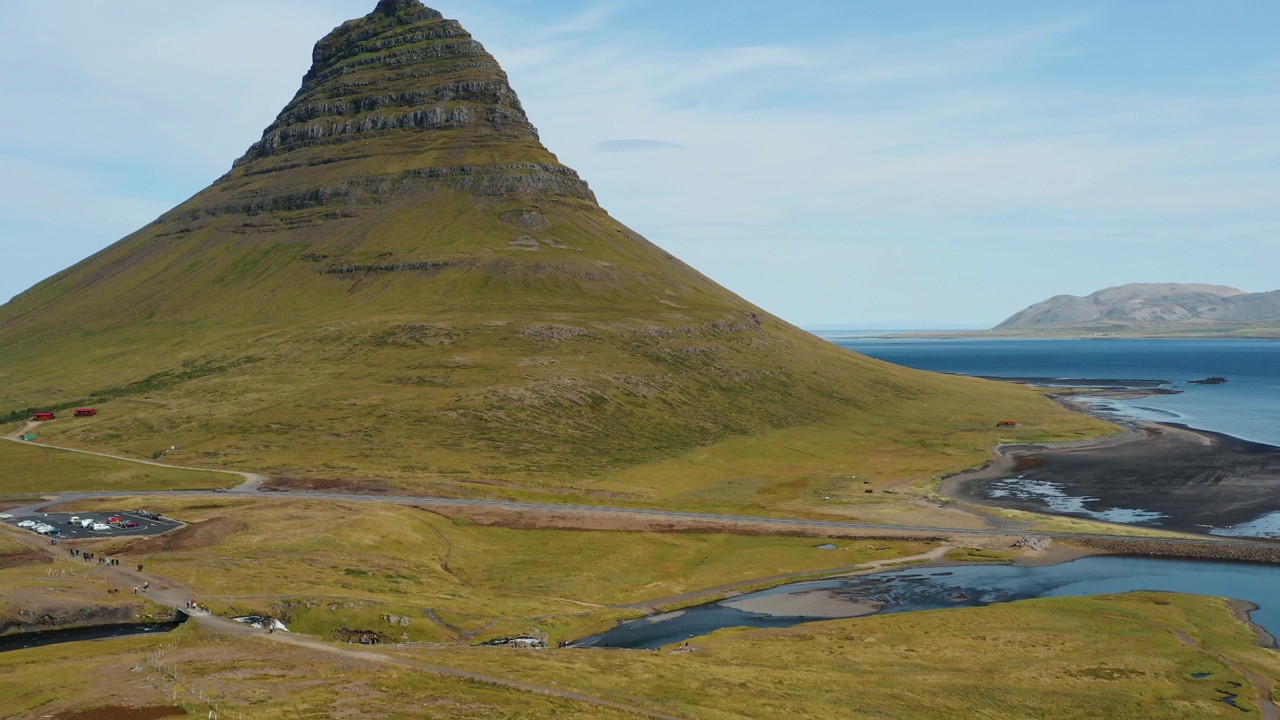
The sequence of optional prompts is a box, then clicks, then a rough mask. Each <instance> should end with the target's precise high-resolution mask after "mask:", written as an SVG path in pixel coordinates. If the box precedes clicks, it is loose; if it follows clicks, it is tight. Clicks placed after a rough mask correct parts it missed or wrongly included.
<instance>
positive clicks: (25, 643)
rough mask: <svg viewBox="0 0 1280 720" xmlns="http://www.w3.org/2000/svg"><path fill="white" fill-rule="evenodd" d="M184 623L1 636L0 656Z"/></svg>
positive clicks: (163, 629) (169, 628)
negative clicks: (17, 651) (5, 653)
mask: <svg viewBox="0 0 1280 720" xmlns="http://www.w3.org/2000/svg"><path fill="white" fill-rule="evenodd" d="M187 619H188V617H187V615H186V613H179V614H178V617H177V619H175V620H171V621H169V622H153V623H128V624H122V625H93V626H89V627H75V628H65V629H62V630H46V631H44V632H33V633H21V634H14V635H2V636H0V652H9V651H12V650H29V649H31V648H37V647H44V646H46V645H59V644H62V643H70V642H81V641H83V640H106V639H108V638H122V637H132V636H134V635H156V634H161V633H167V632H171V631H173V630H176V629H178V628H179V627H181V626H182V624H183V623H184V622H186V621H187Z"/></svg>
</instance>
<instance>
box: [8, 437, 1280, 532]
mask: <svg viewBox="0 0 1280 720" xmlns="http://www.w3.org/2000/svg"><path fill="white" fill-rule="evenodd" d="M33 425H39V423H30V424H28V426H27V427H26V428H24V429H23V430H22V431H19V432H18V433H17V434H15V435H13V436H7V437H2V438H0V439H3V440H8V441H11V442H17V443H21V444H24V445H35V446H37V447H42V448H48V449H50V450H61V451H63V452H72V453H79V454H82V455H92V456H96V457H103V458H109V459H112V460H120V461H124V462H131V463H138V464H142V465H150V466H154V467H162V468H169V469H171V470H192V471H197V472H211V473H220V474H224V475H235V476H238V477H241V478H243V479H244V482H242V483H241V484H240V485H239V486H237V487H235V488H234V489H232V490H230V491H226V494H235V495H238V496H245V495H252V496H254V497H258V498H281V499H285V498H288V499H316V500H337V501H344V502H385V503H393V504H397V505H413V506H423V507H429V506H445V507H449V506H455V507H456V506H471V507H488V508H495V509H502V510H512V511H517V512H519V511H526V512H546V511H554V512H559V513H569V514H576V515H584V516H599V515H604V514H613V513H622V514H626V515H633V516H640V517H646V518H652V519H655V520H697V521H706V522H716V523H723V524H727V525H740V524H747V523H750V524H754V525H765V526H774V527H777V528H778V529H779V530H785V529H796V528H810V529H813V530H822V531H829V532H832V533H837V532H841V531H844V532H860V533H864V534H865V533H867V532H868V531H879V532H886V533H892V532H908V533H923V534H927V535H937V536H956V535H985V536H1004V537H1010V536H1017V535H1035V536H1037V537H1047V538H1055V539H1063V540H1071V539H1109V540H1116V539H1135V540H1141V541H1143V542H1154V543H1164V544H1173V545H1176V544H1179V543H1185V542H1189V541H1191V542H1195V543H1198V544H1212V545H1218V546H1221V547H1261V548H1268V549H1275V548H1276V547H1277V543H1273V542H1267V541H1265V540H1242V539H1238V538H1230V539H1223V538H1220V537H1216V536H1212V535H1192V534H1190V533H1184V535H1185V536H1186V537H1185V538H1171V537H1148V536H1123V535H1113V534H1107V533H1073V532H1040V531H1029V530H1028V531H1017V530H1000V529H993V530H975V529H969V528H954V527H938V526H932V525H877V524H875V523H863V522H848V521H841V520H805V519H798V518H780V517H763V516H757V515H720V514H714V513H698V512H681V511H678V510H659V509H649V508H622V507H608V506H595V505H563V504H558V503H537V502H518V501H514V500H472V499H460V498H444V497H430V496H428V497H421V496H411V495H358V494H353V493H327V492H300V491H274V490H273V491H270V492H264V491H262V489H261V486H262V483H263V482H265V481H266V480H267V479H268V478H267V477H266V476H265V475H260V474H258V473H251V472H240V471H235V470H209V469H207V468H193V467H184V466H181V465H170V464H166V463H160V462H155V461H150V460H138V459H135V458H128V457H122V456H119V455H110V454H107V453H100V452H93V451H89V450H76V449H72V448H63V447H58V446H56V445H47V444H43V443H35V442H28V441H24V440H21V439H20V437H19V436H20V435H22V434H23V433H25V432H27V431H28V430H29V429H30V428H31V427H32V426H33ZM214 494H215V491H211V490H162V491H135V492H128V491H109V492H74V493H62V494H60V495H57V496H53V495H47V496H45V499H43V500H41V501H40V502H38V503H34V504H32V505H27V506H23V507H19V508H14V509H12V510H10V511H9V512H11V513H13V514H15V515H16V514H34V513H38V512H40V511H41V510H43V509H44V508H47V507H49V506H51V505H55V504H58V503H63V502H69V501H73V500H84V499H89V498H106V497H145V496H164V497H179V496H194V497H204V496H211V495H214ZM216 494H224V493H216ZM1123 527H1126V528H1127V527H1128V526H1123Z"/></svg>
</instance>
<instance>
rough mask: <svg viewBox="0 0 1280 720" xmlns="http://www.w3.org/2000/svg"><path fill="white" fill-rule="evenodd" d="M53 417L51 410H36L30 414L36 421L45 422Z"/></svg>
mask: <svg viewBox="0 0 1280 720" xmlns="http://www.w3.org/2000/svg"><path fill="white" fill-rule="evenodd" d="M53 417H54V415H53V413H51V412H38V413H36V414H34V415H32V416H31V419H32V420H35V421H36V422H46V421H49V420H52V419H53Z"/></svg>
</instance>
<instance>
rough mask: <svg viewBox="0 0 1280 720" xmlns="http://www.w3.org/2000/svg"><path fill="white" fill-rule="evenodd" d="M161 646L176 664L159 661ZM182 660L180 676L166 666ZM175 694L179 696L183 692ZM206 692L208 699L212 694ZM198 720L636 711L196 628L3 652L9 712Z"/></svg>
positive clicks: (1, 704) (605, 717)
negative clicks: (128, 713) (140, 713)
mask: <svg viewBox="0 0 1280 720" xmlns="http://www.w3.org/2000/svg"><path fill="white" fill-rule="evenodd" d="M157 651H160V655H159V658H160V663H159V664H161V665H163V666H164V667H165V668H166V670H165V671H161V670H158V669H156V668H153V667H151V666H150V665H149V664H148V662H149V660H151V659H152V658H153V657H155V656H154V655H153V653H156V652H157ZM174 667H176V668H177V673H176V675H177V677H176V678H175V677H174V676H173V674H172V673H171V672H170V671H169V670H168V669H169V668H174ZM175 695H176V696H177V697H176V700H175ZM201 698H204V699H203V700H202V699H201ZM175 704H176V705H177V706H179V707H181V708H183V709H185V710H186V711H187V715H188V716H189V717H198V718H207V717H210V714H209V713H210V711H212V710H214V709H215V708H216V709H217V710H218V711H221V714H219V715H218V717H221V718H235V717H237V716H236V715H233V714H231V713H233V712H236V713H240V715H239V716H238V717H243V718H253V719H254V720H299V719H300V718H308V719H309V718H316V719H317V720H318V719H319V718H356V717H359V718H387V719H388V720H390V719H392V718H409V719H415V720H416V719H419V718H421V719H426V718H432V719H435V718H441V719H443V718H476V719H480V718H484V719H488V718H500V719H503V720H516V719H532V718H546V717H557V718H570V719H586V718H598V719H600V720H615V719H618V718H633V717H634V716H633V715H630V714H626V713H620V712H614V711H610V710H607V709H603V708H598V707H593V706H590V705H587V704H584V703H581V702H573V701H568V700H560V699H556V698H550V697H544V696H540V695H535V694H532V693H528V692H520V691H516V690H510V689H506V688H501V687H497V686H493V685H488V684H485V683H480V682H474V681H469V680H462V679H454V678H446V677H441V676H438V675H433V674H430V673H424V672H421V671H415V670H413V669H410V668H406V667H399V666H396V665H386V664H375V663H371V662H367V661H362V660H359V659H354V658H349V657H338V656H331V655H328V654H326V653H323V652H316V651H313V650H307V649H302V648H291V647H287V646H282V645H280V644H277V643H271V642H268V641H266V640H262V639H256V638H233V637H226V636H220V635H214V634H212V633H209V632H207V631H202V630H201V629H199V628H196V627H192V626H186V627H184V628H183V629H181V630H179V631H177V633H175V634H171V635H166V636H163V637H159V638H157V637H156V636H152V637H149V638H132V639H123V640H107V641H101V642H94V643H77V644H72V645H55V646H50V647H45V648H39V649H34V650H24V651H19V652H11V653H3V654H0V708H2V709H0V714H3V716H4V717H13V718H40V717H48V716H50V715H52V714H53V713H55V712H65V711H69V710H87V709H93V708H102V707H117V708H126V707H135V708H136V707H168V706H174V705H175Z"/></svg>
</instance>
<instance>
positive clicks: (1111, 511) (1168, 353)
mask: <svg viewBox="0 0 1280 720" xmlns="http://www.w3.org/2000/svg"><path fill="white" fill-rule="evenodd" d="M825 336H826V337H827V339H828V340H830V341H832V342H834V343H836V344H837V345H841V346H843V347H846V348H849V349H851V350H854V351H857V352H860V353H863V354H865V355H870V356H871V357H875V358H879V359H881V360H886V361H888V362H892V363H896V364H899V365H905V366H908V367H914V368H919V369H922V370H932V371H935V372H946V373H958V374H963V375H979V376H984V377H1004V378H1022V379H1026V378H1037V379H1039V381H1040V382H1042V383H1043V384H1045V385H1068V386H1069V385H1092V384H1100V385H1101V384H1108V383H1106V382H1105V381H1111V383H1110V384H1113V385H1119V386H1125V385H1128V386H1133V387H1164V388H1166V389H1169V390H1174V391H1176V392H1177V394H1170V395H1152V396H1150V397H1146V398H1141V399H1137V400H1115V399H1109V398H1096V399H1094V400H1093V401H1092V402H1093V404H1094V405H1095V407H1097V408H1098V409H1099V410H1104V411H1107V412H1111V413H1114V414H1116V415H1119V416H1122V417H1128V418H1134V419H1139V420H1154V421H1160V422H1172V423H1181V424H1184V425H1188V426H1190V427H1193V428H1198V429H1201V430H1210V431H1214V432H1219V433H1223V434H1226V435H1231V436H1234V437H1237V438H1241V439H1244V440H1251V441H1254V442H1259V443H1264V444H1267V445H1272V446H1277V447H1280V341H1274V340H1110V339H1108V340H1025V339H984V340H972V339H966V340H919V339H908V338H873V337H866V336H859V335H857V334H854V333H850V334H841V333H827V334H826V335H825ZM1213 376H1218V377H1225V378H1227V380H1228V382H1227V383H1226V384H1223V385H1196V384H1193V383H1191V382H1190V381H1192V380H1202V379H1205V378H1208V377H1213ZM988 496H989V497H991V498H992V499H999V498H1002V497H1016V498H1018V499H1020V500H1031V501H1035V502H1039V503H1041V504H1042V505H1043V506H1044V507H1045V509H1047V510H1049V511H1051V512H1057V513H1062V514H1066V515H1075V516H1078V517H1089V518H1092V519H1095V520H1105V521H1108V522H1120V523H1138V524H1148V525H1155V526H1160V525H1162V524H1164V522H1165V521H1166V520H1167V516H1166V515H1163V514H1161V513H1159V512H1154V511H1152V510H1150V509H1146V508H1141V507H1118V506H1116V505H1115V503H1114V502H1113V501H1108V500H1106V499H1105V498H1100V497H1093V496H1090V495H1082V494H1079V493H1076V492H1073V491H1072V490H1071V489H1070V488H1068V487H1067V486H1066V485H1063V484H1061V483H1055V482H1046V481H1039V480H1037V479H1036V478H1034V477H1031V476H1023V475H1019V476H1017V477H1011V478H1007V479H1004V480H1002V481H1000V482H998V483H995V484H994V485H993V486H991V487H990V488H989V489H988ZM1202 527H1204V528H1206V529H1207V530H1208V532H1210V533H1212V534H1215V535H1227V536H1239V537H1261V538H1272V539H1280V511H1275V512H1267V513H1265V514H1262V515H1260V516H1258V517H1256V518H1254V519H1252V520H1250V521H1248V522H1243V523H1237V524H1230V525H1228V524H1223V525H1220V526H1214V525H1203V526H1202Z"/></svg>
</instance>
